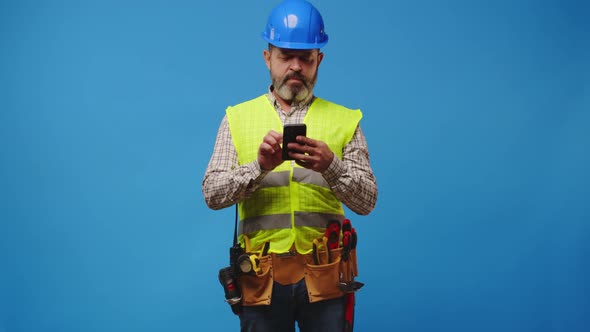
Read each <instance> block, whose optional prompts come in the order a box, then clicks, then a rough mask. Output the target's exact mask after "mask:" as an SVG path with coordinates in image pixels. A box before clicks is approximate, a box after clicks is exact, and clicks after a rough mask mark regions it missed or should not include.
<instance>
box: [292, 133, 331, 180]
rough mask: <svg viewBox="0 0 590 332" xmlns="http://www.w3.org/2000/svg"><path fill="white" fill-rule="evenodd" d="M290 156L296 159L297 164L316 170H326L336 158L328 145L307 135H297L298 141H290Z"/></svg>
mask: <svg viewBox="0 0 590 332" xmlns="http://www.w3.org/2000/svg"><path fill="white" fill-rule="evenodd" d="M288 147H289V149H290V150H294V152H289V156H291V157H292V158H294V159H295V162H296V163H297V165H299V166H301V167H305V168H308V169H311V170H314V171H316V172H320V173H321V172H323V171H325V170H326V169H327V168H328V166H330V164H331V163H332V160H333V159H334V152H332V150H330V148H329V147H328V145H327V144H326V143H324V142H322V141H318V140H315V139H312V138H309V137H305V136H297V143H289V145H288Z"/></svg>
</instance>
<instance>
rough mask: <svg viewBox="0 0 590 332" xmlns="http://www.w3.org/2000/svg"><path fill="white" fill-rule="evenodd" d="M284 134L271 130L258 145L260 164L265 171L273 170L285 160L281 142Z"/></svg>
mask: <svg viewBox="0 0 590 332" xmlns="http://www.w3.org/2000/svg"><path fill="white" fill-rule="evenodd" d="M282 141H283V135H282V134H279V133H277V132H276V131H274V130H271V131H269V132H268V134H266V136H264V138H263V139H262V143H260V147H258V164H259V165H260V168H262V169H263V170H265V171H272V170H273V169H274V168H275V167H277V166H279V165H280V164H281V163H282V162H283V157H282V156H281V146H280V144H281V142H282Z"/></svg>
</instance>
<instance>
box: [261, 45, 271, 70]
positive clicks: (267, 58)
mask: <svg viewBox="0 0 590 332" xmlns="http://www.w3.org/2000/svg"><path fill="white" fill-rule="evenodd" d="M262 56H263V57H264V62H265V63H266V68H268V70H270V51H269V50H266V49H265V50H264V51H263V52H262Z"/></svg>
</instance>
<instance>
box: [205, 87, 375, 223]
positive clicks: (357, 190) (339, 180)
mask: <svg viewBox="0 0 590 332" xmlns="http://www.w3.org/2000/svg"><path fill="white" fill-rule="evenodd" d="M266 96H267V98H268V99H269V101H270V103H271V105H274V108H275V110H276V111H277V114H278V115H279V118H280V119H281V122H282V123H283V125H285V124H291V123H301V122H303V118H304V117H305V115H306V114H307V111H308V109H309V106H310V105H311V102H312V101H313V99H314V98H315V97H310V98H309V99H308V100H306V101H304V102H303V103H301V104H300V105H293V106H292V107H291V112H289V113H286V112H285V111H284V110H283V109H282V108H281V106H280V104H279V102H278V101H277V100H276V98H275V97H274V95H273V94H272V91H270V90H269V92H268V93H267V95H266ZM312 138H313V137H312ZM260 142H261V143H262V137H261V138H260ZM268 173H269V171H264V170H262V169H261V168H260V165H259V164H258V161H257V160H255V161H253V162H250V163H248V164H245V165H241V166H240V165H239V164H238V156H237V153H236V148H235V146H234V144H233V142H232V139H231V133H230V130H229V126H228V122H227V116H224V117H223V120H222V121H221V125H220V126H219V131H218V133H217V139H216V141H215V147H214V148H213V155H212V156H211V160H210V161H209V165H208V166H207V170H206V172H205V177H204V179H203V183H202V190H203V196H204V197H205V202H206V203H207V205H208V206H209V207H210V208H212V209H215V210H218V209H222V208H225V207H228V206H230V205H233V204H235V203H237V202H240V201H242V200H244V199H247V198H248V197H250V195H251V194H252V193H253V192H254V191H256V189H257V188H258V186H259V184H260V182H261V180H262V179H263V178H264V177H265V176H266V174H268ZM322 176H323V177H324V179H325V180H326V182H327V183H328V185H329V186H330V188H331V189H332V192H334V194H335V195H336V197H337V198H338V199H339V200H340V201H342V203H344V204H345V205H346V206H347V207H348V208H349V209H351V210H352V211H354V212H356V213H358V214H361V215H366V214H368V213H369V212H371V210H373V208H374V207H375V203H376V201H377V182H376V180H375V176H374V175H373V171H372V169H371V165H370V163H369V150H368V147H367V142H366V140H365V136H364V135H363V132H362V131H361V128H360V126H357V128H356V131H355V133H354V136H353V138H352V140H351V141H350V142H349V143H348V144H347V145H346V146H345V147H344V150H343V152H342V160H340V159H339V158H338V157H337V156H336V155H334V159H333V160H332V163H331V164H330V166H329V167H328V169H326V170H325V171H324V172H323V173H322Z"/></svg>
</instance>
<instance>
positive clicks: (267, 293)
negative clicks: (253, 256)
mask: <svg viewBox="0 0 590 332" xmlns="http://www.w3.org/2000/svg"><path fill="white" fill-rule="evenodd" d="M259 266H260V271H259V272H258V273H256V274H254V275H240V276H239V277H238V283H239V285H240V288H241V289H242V304H243V305H244V306H255V305H268V304H270V299H271V296H272V284H273V273H272V268H271V256H270V255H266V256H262V257H260V262H259Z"/></svg>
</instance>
